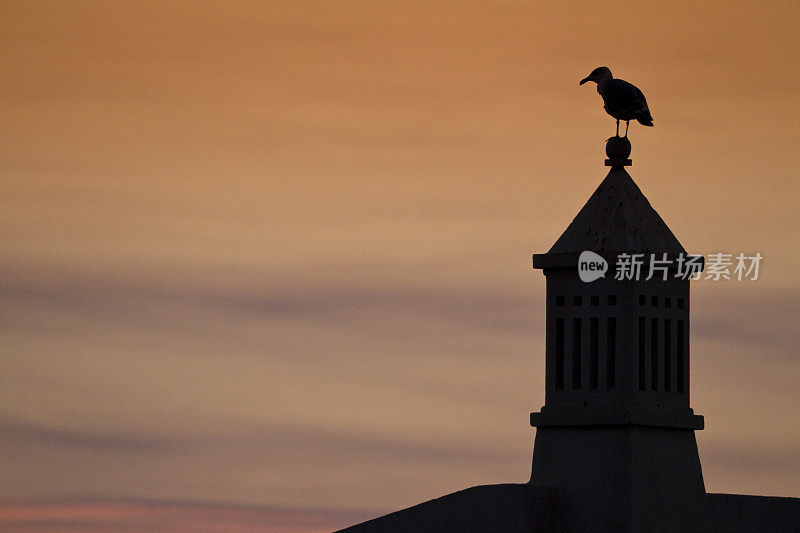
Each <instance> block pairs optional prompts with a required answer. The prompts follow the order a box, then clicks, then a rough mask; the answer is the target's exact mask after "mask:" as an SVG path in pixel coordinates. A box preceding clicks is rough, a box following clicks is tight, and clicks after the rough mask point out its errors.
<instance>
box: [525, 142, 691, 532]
mask: <svg viewBox="0 0 800 533" xmlns="http://www.w3.org/2000/svg"><path fill="white" fill-rule="evenodd" d="M630 150H631V146H630V141H628V139H627V138H621V137H612V138H610V139H609V140H608V142H607V144H606V153H607V155H608V159H607V160H606V165H607V166H610V167H611V170H610V171H609V173H608V175H607V176H606V178H605V179H604V180H603V182H602V183H601V184H600V186H599V187H598V188H597V190H595V192H594V193H593V194H592V196H591V197H590V198H589V200H588V202H586V205H585V206H584V207H583V208H582V209H581V210H580V212H579V213H578V215H577V216H576V217H575V219H574V220H573V221H572V223H571V224H570V225H569V226H568V227H567V229H566V230H565V231H564V233H563V234H562V235H561V237H559V238H558V240H557V241H556V242H555V244H553V246H552V247H551V248H550V250H549V251H548V252H547V253H545V254H535V255H534V256H533V267H534V268H536V269H541V270H542V272H543V273H544V275H545V277H546V284H547V302H546V309H547V311H546V315H547V319H546V339H547V340H546V348H545V367H546V378H545V405H544V406H543V407H542V408H541V411H539V412H536V413H532V414H531V425H532V426H535V427H536V428H537V430H536V439H535V443H534V454H533V468H532V475H531V481H530V483H531V484H532V485H536V486H549V487H557V488H558V489H559V492H560V493H561V494H563V497H564V501H563V505H564V509H563V511H564V516H565V519H566V521H567V524H568V525H567V530H568V531H573V530H574V531H692V530H695V529H702V528H703V527H705V525H706V523H705V520H706V516H707V512H706V495H705V488H704V485H703V477H702V471H701V467H700V459H699V456H698V453H697V444H696V441H695V435H694V431H695V430H700V429H703V417H702V416H699V415H696V414H694V412H693V411H692V409H691V407H690V404H689V376H690V374H689V361H690V358H689V354H690V350H689V302H690V301H689V283H690V280H689V277H690V276H689V274H691V273H692V272H693V270H692V269H693V268H694V269H695V270H694V272H699V271H700V270H702V267H703V259H702V257H700V256H691V255H688V254H687V253H686V250H685V249H684V248H683V246H682V245H681V244H680V242H678V239H677V238H676V237H675V236H674V235H673V234H672V232H671V231H670V229H669V228H668V227H667V225H666V224H665V223H664V221H663V220H662V219H661V217H660V216H659V215H658V213H657V212H656V211H655V210H654V209H653V208H652V207H651V205H650V202H648V201H647V199H646V198H645V197H644V195H643V194H642V192H641V190H640V189H639V187H637V185H636V184H635V183H634V181H633V179H632V178H631V176H630V175H629V174H628V173H627V172H626V170H625V167H626V166H630V165H631V160H630V159H628V157H629V156H630ZM604 269H605V271H604V272H603V270H604ZM601 274H603V275H601Z"/></svg>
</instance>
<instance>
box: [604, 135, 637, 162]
mask: <svg viewBox="0 0 800 533" xmlns="http://www.w3.org/2000/svg"><path fill="white" fill-rule="evenodd" d="M606 155H607V156H608V158H609V159H610V160H611V161H623V160H625V159H628V157H630V155H631V141H629V140H628V138H627V137H611V138H610V139H608V141H606Z"/></svg>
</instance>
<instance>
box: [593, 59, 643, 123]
mask: <svg viewBox="0 0 800 533" xmlns="http://www.w3.org/2000/svg"><path fill="white" fill-rule="evenodd" d="M587 81H593V82H595V83H596V84H597V92H598V93H600V96H602V97H603V103H604V104H605V105H604V106H603V108H604V109H605V110H606V113H608V114H609V115H611V116H612V117H614V118H615V119H617V137H619V121H620V120H624V121H625V137H627V136H628V125H629V124H630V121H631V120H638V121H639V124H642V125H644V126H652V125H653V117H652V116H651V115H650V109H649V108H648V107H647V100H645V98H644V94H642V91H640V90H639V88H638V87H636V86H635V85H633V84H632V83H628V82H627V81H625V80H621V79H619V78H615V77H613V76H612V75H611V70H610V69H609V68H608V67H597V68H596V69H594V70H593V71H592V73H591V74H589V75H588V76H586V77H585V78H583V79H582V80H581V82H580V83H579V85H583V84H584V83H586V82H587Z"/></svg>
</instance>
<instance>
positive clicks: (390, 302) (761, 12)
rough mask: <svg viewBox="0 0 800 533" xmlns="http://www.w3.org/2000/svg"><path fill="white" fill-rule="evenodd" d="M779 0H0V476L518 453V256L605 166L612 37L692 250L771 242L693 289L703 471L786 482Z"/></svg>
mask: <svg viewBox="0 0 800 533" xmlns="http://www.w3.org/2000/svg"><path fill="white" fill-rule="evenodd" d="M633 5H635V6H636V7H635V8H633V7H631V6H633ZM798 14H800V7H798V4H797V3H796V2H786V3H778V2H772V3H769V5H767V6H760V5H759V6H756V4H752V3H749V4H748V3H735V2H733V3H732V2H719V3H705V4H702V5H698V4H697V3H694V2H691V3H676V2H670V3H664V2H659V3H649V4H644V5H642V4H640V3H636V4H625V3H614V2H598V3H591V4H580V5H578V4H574V3H561V2H541V3H539V2H492V3H488V2H486V3H483V2H425V3H416V2H408V1H403V2H253V3H247V2H219V3H197V2H153V3H149V4H146V3H129V4H124V3H123V4H120V3H113V4H111V3H106V2H97V3H89V2H72V3H58V4H54V3H49V2H43V3H34V2H15V3H12V2H4V3H2V4H0V26H1V27H0V65H2V66H1V67H0V68H2V69H3V73H2V74H3V75H2V76H0V116H2V119H1V120H0V136H1V137H2V139H3V142H2V143H0V169H1V170H0V171H1V173H0V176H2V179H0V199H2V202H3V204H2V210H0V230H1V231H2V235H3V236H4V239H3V244H2V245H1V246H0V294H2V298H1V299H0V317H1V319H0V336H1V339H0V346H2V347H3V354H2V357H1V358H0V452H2V453H0V458H1V459H0V469H2V471H3V473H4V483H3V484H2V486H0V499H6V500H17V499H30V498H37V497H59V498H74V497H81V498H94V497H97V498H115V499H119V500H125V499H136V498H145V499H156V500H178V501H188V502H206V501H219V502H232V503H235V504H242V505H256V506H267V507H269V506H277V507H280V508H290V509H298V510H302V509H330V510H331V512H356V513H363V514H364V515H366V516H368V515H370V514H380V513H382V512H385V511H387V510H392V509H396V508H399V507H403V506H407V505H411V504H413V503H416V502H419V501H422V500H425V499H429V498H432V497H435V496H438V495H442V494H445V493H447V492H452V491H453V490H457V489H460V488H465V487H467V486H470V485H474V484H479V483H496V482H522V481H525V480H526V479H527V476H528V474H529V467H530V464H529V463H530V456H531V450H532V443H533V431H534V430H533V429H532V428H530V427H529V426H528V413H529V412H530V411H532V410H537V409H538V408H539V407H540V406H541V404H542V403H543V400H544V387H543V377H542V373H543V366H544V337H543V335H544V330H543V312H544V307H543V305H544V300H543V296H544V278H543V276H541V274H540V273H538V272H534V271H532V270H531V269H530V254H531V253H534V252H544V251H546V250H547V249H548V248H549V246H550V245H551V244H552V242H554V241H555V239H556V238H557V237H558V235H559V234H560V232H561V231H562V230H563V229H564V228H565V227H566V226H567V224H568V223H569V221H570V220H571V219H572V217H573V216H574V215H575V214H576V213H577V212H578V210H579V209H580V207H581V206H582V205H583V203H584V202H585V201H586V199H587V198H588V197H589V195H590V194H591V192H592V191H593V190H594V188H595V187H596V186H597V185H598V184H599V183H600V181H601V180H602V178H603V176H604V175H605V172H606V168H605V167H604V166H603V158H604V153H603V141H604V139H606V138H607V137H608V136H610V135H611V134H613V131H614V123H613V120H612V119H611V118H610V117H608V116H607V115H606V114H605V113H604V112H603V109H602V103H601V100H600V97H599V96H598V94H597V93H596V91H595V90H594V86H592V87H589V86H582V87H579V86H578V80H580V79H581V78H583V77H584V76H586V75H587V74H588V73H589V72H590V71H591V70H592V69H593V68H594V67H596V66H599V65H608V66H609V67H610V68H611V69H612V72H614V74H615V75H618V76H619V77H622V78H624V79H627V80H629V81H631V82H633V83H635V84H637V85H638V86H639V87H640V88H641V89H642V90H643V91H644V93H645V94H646V96H647V98H648V102H649V104H650V109H651V111H652V114H653V116H654V118H655V127H654V128H643V127H641V126H639V125H638V124H634V125H632V126H631V134H630V137H631V140H632V144H633V154H632V158H633V160H634V166H633V167H631V169H630V173H631V175H632V176H633V177H634V179H635V180H636V181H637V183H638V184H639V186H640V187H641V188H642V190H643V192H644V193H645V195H646V196H647V197H648V199H649V200H650V201H651V203H652V204H653V206H654V207H655V208H656V209H657V210H658V211H659V213H660V214H661V215H662V217H663V218H664V219H665V220H666V221H667V223H668V224H669V225H670V227H671V228H672V230H673V232H674V233H675V234H676V235H677V236H678V238H679V239H680V240H681V242H682V243H683V244H684V246H685V247H686V248H687V249H689V250H690V251H692V252H697V253H703V254H709V253H714V252H728V253H738V252H746V253H753V252H760V253H761V254H762V255H763V256H764V262H763V263H762V268H761V277H760V279H759V280H758V281H749V282H734V281H731V282H711V281H700V282H698V283H696V284H695V285H694V287H693V302H692V306H693V307H692V313H693V314H692V326H693V330H692V343H693V344H692V356H693V359H692V386H693V390H692V396H693V400H692V406H693V407H694V409H695V411H696V412H698V413H700V414H703V415H705V416H706V430H704V431H702V432H699V433H698V443H699V447H700V455H701V460H702V462H703V467H704V476H705V481H706V487H707V489H708V490H709V491H715V492H738V493H755V494H773V495H786V496H800V485H799V484H798V480H800V439H798V436H799V434H800V424H798V422H797V421H796V420H797V417H796V406H797V401H798V386H797V384H798V375H800V361H798V356H797V348H798V342H797V334H796V331H797V330H798V326H800V303H798V302H800V299H798V296H800V281H798V280H800V277H798V276H797V274H796V273H797V272H798V271H800V246H799V245H798V241H797V230H798V225H799V224H798V223H799V222H800V215H798V210H797V206H798V205H800V187H798V185H797V177H796V172H797V169H798V168H800V156H798V154H800V152H798V150H797V146H798V143H799V141H800V61H798V59H797V58H798V57H800V45H799V44H798V43H800V40H799V39H798V38H797V29H796V28H797V25H798V22H800V17H798ZM422 479H424V480H425V481H424V482H421V480H422Z"/></svg>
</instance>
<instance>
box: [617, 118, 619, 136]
mask: <svg viewBox="0 0 800 533" xmlns="http://www.w3.org/2000/svg"><path fill="white" fill-rule="evenodd" d="M617 137H619V119H617Z"/></svg>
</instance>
